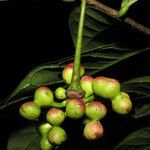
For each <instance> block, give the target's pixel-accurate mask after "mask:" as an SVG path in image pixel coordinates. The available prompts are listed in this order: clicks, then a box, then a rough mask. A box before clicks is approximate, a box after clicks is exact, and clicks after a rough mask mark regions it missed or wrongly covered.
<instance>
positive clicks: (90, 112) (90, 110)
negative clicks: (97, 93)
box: [85, 101, 107, 121]
mask: <svg viewBox="0 0 150 150" xmlns="http://www.w3.org/2000/svg"><path fill="white" fill-rule="evenodd" d="M106 113H107V109H106V107H105V105H104V104H102V103H101V102H99V101H94V102H91V103H89V104H87V105H86V111H85V114H86V116H87V117H88V118H89V119H91V120H97V121H98V120H101V119H102V118H104V117H105V116H106Z"/></svg>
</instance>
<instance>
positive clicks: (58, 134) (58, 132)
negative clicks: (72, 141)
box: [48, 126, 67, 145]
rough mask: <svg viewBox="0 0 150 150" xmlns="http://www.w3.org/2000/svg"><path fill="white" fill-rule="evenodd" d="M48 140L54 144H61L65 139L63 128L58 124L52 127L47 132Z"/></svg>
mask: <svg viewBox="0 0 150 150" xmlns="http://www.w3.org/2000/svg"><path fill="white" fill-rule="evenodd" d="M48 140H49V142H50V143H52V144H54V145H61V144H62V143H64V142H65V141H66V140H67V135H66V132H65V130H64V129H62V128H61V127H58V126H54V127H52V129H51V130H50V131H49V133H48Z"/></svg>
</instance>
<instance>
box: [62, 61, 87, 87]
mask: <svg viewBox="0 0 150 150" xmlns="http://www.w3.org/2000/svg"><path fill="white" fill-rule="evenodd" d="M84 72H85V70H84V67H83V66H82V65H81V66H80V77H82V76H83V75H84ZM72 74H73V63H70V64H68V65H67V66H66V67H65V68H64V69H63V71H62V78H63V80H64V81H65V82H66V83H67V84H71V79H72Z"/></svg>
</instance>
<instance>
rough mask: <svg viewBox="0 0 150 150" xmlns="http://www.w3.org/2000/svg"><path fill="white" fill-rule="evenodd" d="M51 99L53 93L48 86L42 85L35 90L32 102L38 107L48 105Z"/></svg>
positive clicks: (52, 99) (52, 98)
mask: <svg viewBox="0 0 150 150" xmlns="http://www.w3.org/2000/svg"><path fill="white" fill-rule="evenodd" d="M53 101H54V96H53V93H52V91H51V90H50V89H49V88H48V87H46V86H42V87H39V88H38V89H37V90H36V91H35V94H34V102H35V103H37V104H38V105H39V106H40V107H49V106H51V103H52V102H53Z"/></svg>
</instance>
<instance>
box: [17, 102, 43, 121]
mask: <svg viewBox="0 0 150 150" xmlns="http://www.w3.org/2000/svg"><path fill="white" fill-rule="evenodd" d="M19 113H20V115H21V116H22V117H24V118H26V119H29V120H36V119H37V118H38V117H39V116H40V114H41V109H40V107H39V106H38V105H37V104H36V103H34V102H33V101H29V102H25V103H24V104H22V105H21V106H20V109H19Z"/></svg>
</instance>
